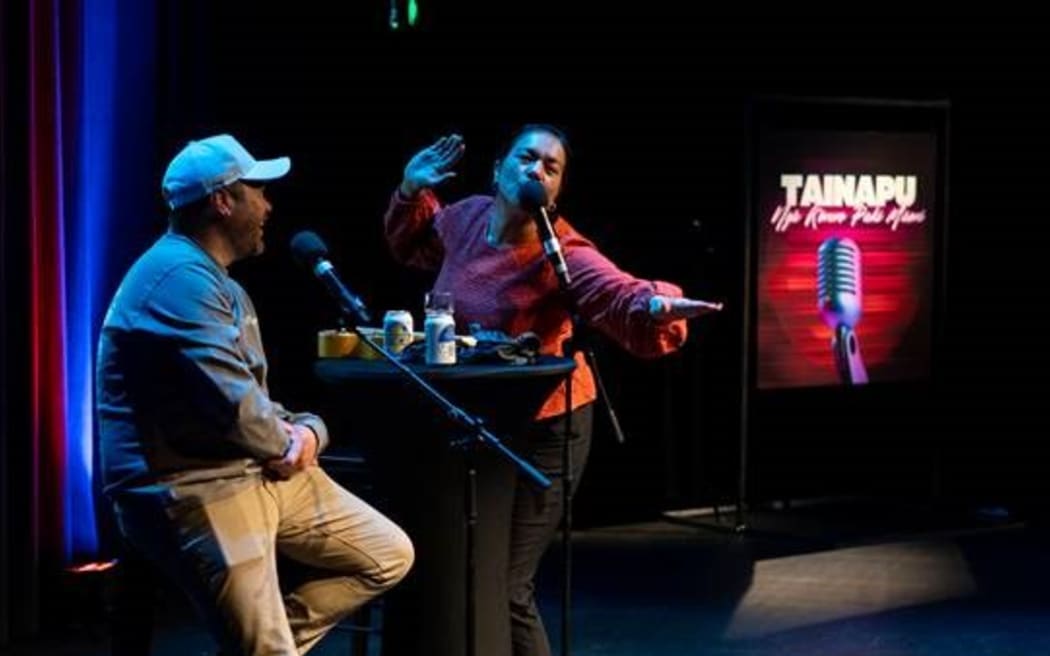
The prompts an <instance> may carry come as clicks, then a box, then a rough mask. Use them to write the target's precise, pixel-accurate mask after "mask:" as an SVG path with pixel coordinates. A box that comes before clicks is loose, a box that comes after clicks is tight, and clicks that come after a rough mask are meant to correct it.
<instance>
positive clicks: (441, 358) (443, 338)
mask: <svg viewBox="0 0 1050 656" xmlns="http://www.w3.org/2000/svg"><path fill="white" fill-rule="evenodd" d="M423 335H424V338H425V339H426V363H427V364H456V320H455V319H453V318H452V315H451V314H448V313H446V312H435V313H432V314H428V315H427V318H426V321H424V322H423Z"/></svg>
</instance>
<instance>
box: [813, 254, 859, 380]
mask: <svg viewBox="0 0 1050 656" xmlns="http://www.w3.org/2000/svg"><path fill="white" fill-rule="evenodd" d="M860 278H861V268H860V247H859V246H857V242H855V241H853V240H852V239H847V238H844V237H828V238H827V239H825V240H824V241H823V243H821V244H820V247H819V248H818V249H817V309H818V310H819V311H820V317H821V318H822V319H823V320H824V323H826V324H827V325H828V327H829V328H831V329H832V330H833V331H834V337H833V338H832V340H831V352H832V354H833V356H834V358H835V369H836V370H838V372H839V379H840V380H841V381H842V382H843V383H844V384H846V385H862V384H864V383H867V382H868V372H867V370H865V368H864V361H863V360H862V359H861V356H860V344H859V343H858V342H857V335H856V333H855V332H854V328H856V326H857V323H858V322H859V321H860V314H861V299H862V298H863V295H862V293H861V283H860Z"/></svg>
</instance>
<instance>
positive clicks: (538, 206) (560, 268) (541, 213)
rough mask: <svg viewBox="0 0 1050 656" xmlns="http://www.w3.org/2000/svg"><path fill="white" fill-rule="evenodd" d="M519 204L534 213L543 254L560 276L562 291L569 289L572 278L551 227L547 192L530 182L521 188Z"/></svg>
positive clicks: (533, 216)
mask: <svg viewBox="0 0 1050 656" xmlns="http://www.w3.org/2000/svg"><path fill="white" fill-rule="evenodd" d="M518 203H519V204H520V205H521V206H522V207H523V208H524V209H526V210H527V211H529V212H530V213H532V218H533V220H534V221H535V222H536V228H537V229H538V230H539V231H540V241H541V242H542V243H543V252H544V253H546V254H547V259H548V260H550V262H551V266H553V267H554V273H555V275H557V276H558V282H559V283H560V284H561V286H562V289H568V288H569V284H570V283H572V276H571V275H569V267H568V265H567V264H566V263H565V254H564V253H562V250H561V242H559V241H558V235H556V234H555V233H554V226H552V225H551V219H550V213H549V212H548V210H547V190H546V189H544V188H543V185H541V184H540V183H539V182H537V181H536V180H529V181H528V182H526V183H525V184H523V185H522V186H521V190H520V191H519V192H518Z"/></svg>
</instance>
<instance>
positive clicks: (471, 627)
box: [344, 308, 551, 656]
mask: <svg viewBox="0 0 1050 656" xmlns="http://www.w3.org/2000/svg"><path fill="white" fill-rule="evenodd" d="M345 311H346V310H345V308H344V312H345ZM351 317H356V315H355V314H353V313H351ZM355 324H356V322H355ZM353 330H354V332H355V333H357V336H358V337H360V338H361V340H362V341H364V343H365V344H367V345H368V346H369V347H371V348H372V349H374V350H375V351H376V352H377V353H379V354H381V355H382V356H383V357H384V358H385V359H386V360H387V361H388V362H389V363H390V364H392V365H394V368H395V369H397V370H398V371H400V372H401V373H403V374H404V375H405V376H406V377H407V378H409V379H410V380H411V381H412V382H413V383H415V385H416V386H417V387H418V388H419V389H421V390H423V391H424V392H425V393H426V396H427V397H429V398H430V400H432V401H433V402H434V403H436V404H437V405H438V406H439V407H440V408H441V409H442V410H444V412H445V415H446V416H447V417H448V418H449V419H450V420H452V421H453V422H454V423H456V424H458V425H459V426H460V427H462V428H463V429H464V431H465V436H464V437H463V439H461V440H457V441H456V442H454V443H453V445H452V446H454V447H457V448H461V449H463V453H464V458H465V463H466V475H465V476H464V481H463V484H464V490H463V491H464V497H465V498H464V513H465V519H466V579H465V585H466V615H467V620H466V628H465V630H466V641H467V656H475V653H476V651H477V645H476V644H475V643H476V640H475V635H476V631H475V622H476V619H475V615H476V612H475V611H476V606H477V585H476V576H477V572H476V569H477V555H476V553H475V551H476V545H477V539H476V535H475V533H476V530H477V525H478V506H477V503H478V495H477V463H476V460H475V453H476V452H475V449H476V447H477V445H479V444H481V445H484V446H487V447H489V448H491V449H494V450H495V451H497V452H498V453H500V454H502V455H503V456H504V457H505V458H507V459H508V460H510V461H511V462H512V463H514V465H515V466H516V467H517V468H518V469H519V470H521V471H522V472H523V473H524V474H525V475H526V476H528V477H529V478H530V479H532V481H533V483H535V484H536V485H537V486H538V487H540V488H542V489H546V488H549V487H550V486H551V481H550V479H548V478H547V477H546V476H544V475H543V474H542V473H541V472H540V471H539V470H538V469H536V468H535V467H533V466H532V465H531V464H530V463H529V462H528V461H526V460H524V459H523V458H521V457H520V456H518V455H517V454H515V453H514V452H513V451H511V450H510V449H509V448H507V446H506V445H504V444H503V442H501V441H500V439H499V438H498V437H496V436H495V435H493V434H492V433H491V432H489V430H488V429H487V428H485V425H484V422H483V421H482V420H481V418H479V417H473V416H471V415H469V414H467V413H466V412H465V411H464V410H462V409H461V408H459V407H457V406H456V405H454V404H453V403H452V402H451V401H449V400H448V399H447V398H445V397H444V396H443V395H442V394H441V392H439V391H437V390H436V389H435V388H434V387H433V386H431V385H430V384H429V383H428V382H426V381H425V380H423V379H422V378H421V377H420V376H419V375H418V374H416V372H414V371H412V370H411V369H410V368H408V367H407V366H405V365H404V364H403V363H402V362H401V361H400V360H399V359H398V358H397V356H395V355H394V354H392V353H390V352H389V351H387V350H386V348H384V347H383V346H379V345H378V344H376V343H375V342H374V341H372V339H371V338H370V337H369V336H368V335H367V334H365V333H364V332H362V331H361V329H360V328H359V327H357V326H356V325H355V326H354V329H353Z"/></svg>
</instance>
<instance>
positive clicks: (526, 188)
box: [518, 180, 547, 212]
mask: <svg viewBox="0 0 1050 656" xmlns="http://www.w3.org/2000/svg"><path fill="white" fill-rule="evenodd" d="M518 203H519V204H520V205H521V206H522V207H523V208H525V209H526V210H529V211H530V212H531V211H534V210H538V209H539V208H541V207H546V206H547V190H546V189H544V188H543V185H542V184H540V183H539V182H538V181H536V180H529V181H527V182H526V183H525V184H523V185H521V188H520V189H519V190H518Z"/></svg>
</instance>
